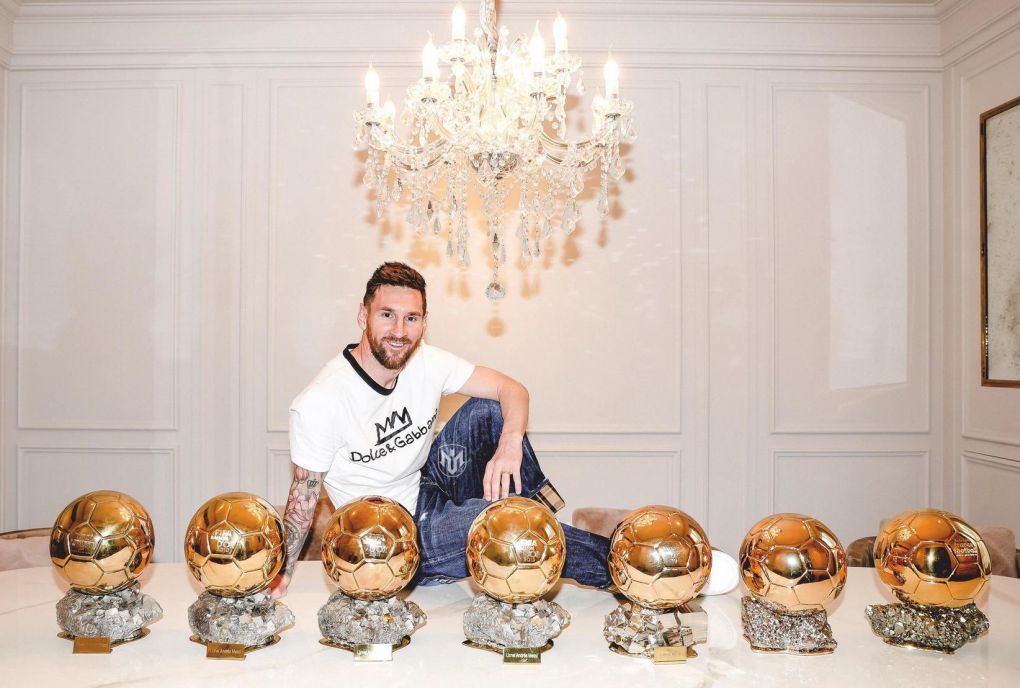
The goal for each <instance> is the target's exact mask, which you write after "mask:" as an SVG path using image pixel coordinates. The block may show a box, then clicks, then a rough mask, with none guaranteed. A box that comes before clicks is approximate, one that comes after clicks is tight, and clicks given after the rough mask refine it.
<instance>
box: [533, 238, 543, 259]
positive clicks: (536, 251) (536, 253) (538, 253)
mask: <svg viewBox="0 0 1020 688" xmlns="http://www.w3.org/2000/svg"><path fill="white" fill-rule="evenodd" d="M531 254H532V255H533V256H535V257H536V258H538V257H540V256H541V255H542V249H541V247H540V246H539V245H538V242H537V241H533V242H531Z"/></svg>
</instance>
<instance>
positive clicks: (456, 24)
mask: <svg viewBox="0 0 1020 688" xmlns="http://www.w3.org/2000/svg"><path fill="white" fill-rule="evenodd" d="M452 22H453V40H455V41H462V40H464V24H465V22H466V17H465V16H464V6H463V5H461V4H460V3H457V6H456V7H454V8H453V17H452Z"/></svg>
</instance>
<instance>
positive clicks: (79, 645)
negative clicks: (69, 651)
mask: <svg viewBox="0 0 1020 688" xmlns="http://www.w3.org/2000/svg"><path fill="white" fill-rule="evenodd" d="M73 652H74V654H76V655H108V654H110V653H111V652H113V643H112V642H111V640H110V637H109V636H106V635H100V636H95V637H93V638H86V637H83V636H77V637H75V639H74V650H73Z"/></svg>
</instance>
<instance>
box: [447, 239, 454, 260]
mask: <svg viewBox="0 0 1020 688" xmlns="http://www.w3.org/2000/svg"><path fill="white" fill-rule="evenodd" d="M446 257H447V258H453V239H447V240H446Z"/></svg>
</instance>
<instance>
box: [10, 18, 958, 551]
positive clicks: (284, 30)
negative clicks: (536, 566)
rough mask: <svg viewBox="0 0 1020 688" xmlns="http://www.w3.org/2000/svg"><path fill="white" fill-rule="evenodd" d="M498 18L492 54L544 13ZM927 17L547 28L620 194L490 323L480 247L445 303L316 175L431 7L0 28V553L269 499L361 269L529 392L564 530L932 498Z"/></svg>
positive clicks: (949, 474) (940, 266) (939, 152)
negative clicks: (609, 63)
mask: <svg viewBox="0 0 1020 688" xmlns="http://www.w3.org/2000/svg"><path fill="white" fill-rule="evenodd" d="M503 4H504V7H505V13H504V16H503V17H502V20H503V21H504V22H505V23H507V24H508V25H509V26H510V27H511V28H512V29H513V31H514V32H515V33H523V32H525V31H527V30H528V28H529V27H530V26H531V25H532V24H533V21H534V19H535V18H536V17H538V16H541V17H542V18H543V19H544V20H546V21H548V19H549V15H550V13H551V12H553V11H555V9H556V8H555V7H554V6H552V5H546V4H542V3H535V2H529V1H522V2H519V3H517V2H506V3H503ZM963 4H964V5H966V4H967V3H963ZM951 5H953V3H942V4H941V5H940V7H935V6H930V5H927V4H916V5H892V6H887V5H882V4H877V5H874V6H868V5H833V6H829V5H823V4H818V5H814V4H805V5H796V6H793V5H771V4H767V3H750V4H747V5H734V4H728V3H721V4H712V3H653V2H649V3H641V2H636V3H627V4H622V3H616V2H612V3H611V2H603V1H601V0H592V1H589V2H576V3H570V6H569V9H567V8H566V7H561V9H563V10H564V11H565V13H566V14H567V15H568V17H567V18H568V20H569V21H570V27H571V47H572V48H576V49H578V50H579V51H580V52H581V53H582V54H583V56H584V57H585V61H586V65H587V69H586V74H587V75H588V79H587V80H588V82H589V84H594V83H595V82H596V81H597V77H598V75H599V72H600V70H599V67H598V65H600V64H601V60H602V55H603V52H602V51H603V49H604V48H605V46H607V45H610V44H612V46H613V50H614V54H616V56H617V59H618V61H619V62H620V64H621V71H622V76H621V80H622V86H623V91H624V93H625V95H626V97H628V98H631V99H633V100H634V102H635V110H636V128H637V131H638V140H637V142H636V143H635V144H634V145H633V147H632V148H631V149H630V151H629V166H630V170H631V172H630V173H629V175H628V177H627V179H626V180H625V181H624V182H623V183H622V184H621V185H620V188H619V193H618V195H617V196H616V198H615V199H614V204H615V210H614V213H613V218H612V219H611V221H610V222H608V223H606V224H604V225H603V224H602V223H600V222H599V220H598V219H597V217H596V215H595V208H594V202H593V201H590V202H589V203H587V204H586V206H585V216H584V219H583V221H582V225H581V227H580V228H579V231H578V233H577V235H576V236H575V237H574V238H571V239H569V240H566V241H565V240H564V239H563V238H562V237H560V236H556V237H554V239H553V240H552V241H551V242H549V243H548V244H547V245H546V246H544V247H543V248H544V249H545V251H546V253H545V257H544V259H543V261H542V262H541V264H540V265H539V266H537V267H535V268H532V269H529V270H527V271H523V272H521V271H518V270H513V271H511V272H510V275H509V277H510V288H509V290H508V292H509V293H508V296H507V298H506V300H505V301H503V302H502V303H500V304H498V305H495V306H494V305H492V304H490V303H489V302H487V301H486V300H485V298H484V295H483V294H482V290H483V289H484V284H485V282H486V279H487V277H488V269H487V268H486V266H485V262H484V254H483V252H482V246H481V241H480V237H478V238H476V240H477V241H478V244H477V245H476V247H475V248H476V253H475V261H474V265H475V266H476V267H474V268H472V270H470V271H469V272H468V273H466V274H462V273H460V272H458V271H457V270H456V269H455V268H454V267H453V266H451V265H448V264H447V262H446V260H445V258H443V253H442V250H443V247H442V245H440V244H438V243H434V242H432V241H422V240H419V239H418V238H416V237H415V236H414V235H413V233H412V232H409V231H408V230H407V229H406V228H405V227H404V226H403V225H402V223H401V214H400V213H399V212H394V213H393V214H392V215H391V216H390V217H389V218H388V221H386V222H383V223H379V224H376V223H373V222H372V221H371V219H370V210H371V208H370V203H369V199H368V197H367V195H366V192H365V191H364V190H363V189H362V188H361V186H360V183H359V180H360V177H361V157H360V155H359V154H358V153H356V152H353V151H352V150H351V147H350V141H351V133H352V131H351V122H352V120H351V115H350V113H351V112H352V110H353V109H354V108H355V107H356V106H357V105H358V104H359V101H360V99H361V97H362V90H361V87H360V83H361V79H362V76H363V74H364V70H365V66H366V64H367V63H368V61H369V60H370V59H372V60H374V62H375V65H376V67H377V69H379V71H380V73H381V76H382V79H383V84H384V87H383V90H384V92H385V91H386V90H387V89H393V92H394V94H396V93H397V89H396V88H395V87H394V85H396V84H406V83H408V82H409V81H410V80H411V79H413V78H414V77H415V75H416V72H417V69H416V67H415V65H416V64H417V59H418V58H417V55H418V51H419V49H420V43H421V40H420V39H421V38H423V37H424V35H425V30H426V29H427V28H432V29H435V30H437V31H438V32H442V31H443V30H444V28H445V26H446V22H447V12H448V10H449V9H450V8H449V7H446V6H445V5H444V4H443V3H413V2H392V3H371V4H368V3H333V2H290V3H259V4H252V5H250V6H248V7H247V8H245V7H242V6H238V5H236V4H234V3H218V2H208V3H202V4H201V5H194V4H190V3H180V4H174V3H147V2H137V3H113V2H109V3H106V2H91V1H90V2H80V3H73V4H60V3H56V4H54V3H44V2H26V3H23V4H21V5H18V6H15V9H16V10H17V12H18V19H17V20H16V22H15V29H14V50H13V55H11V56H10V57H9V59H8V63H9V66H10V68H11V72H10V76H9V80H8V83H7V98H8V101H7V103H6V108H5V110H6V112H7V116H8V131H7V137H6V138H7V156H6V160H7V165H6V192H5V195H4V197H3V198H4V202H5V204H6V205H5V212H4V218H5V224H4V242H3V250H4V260H3V282H2V288H3V298H2V304H3V323H2V326H3V336H4V351H3V359H2V364H3V365H2V371H0V380H2V402H3V408H2V422H3V438H2V441H3V446H2V452H3V453H2V470H0V495H2V498H3V506H2V509H0V519H2V520H0V528H3V529H11V528H19V527H31V526H43V525H48V524H49V522H50V519H51V518H52V517H53V514H56V513H57V511H58V510H59V508H60V507H61V506H62V505H63V504H64V503H65V502H66V501H68V500H69V499H70V498H72V497H73V496H75V495H76V494H79V493H81V492H83V491H86V490H88V489H94V488H98V487H101V486H110V487H115V488H120V489H125V490H128V491H130V492H131V493H132V494H134V495H135V496H136V497H137V498H139V499H140V500H142V502H143V503H145V504H147V505H148V506H149V508H150V510H151V512H152V514H153V517H154V519H155V522H156V525H157V529H158V530H159V533H160V544H159V550H158V553H159V557H160V558H162V559H164V560H165V559H170V558H175V557H177V555H178V552H179V549H180V541H181V536H182V533H183V529H184V527H185V525H186V522H187V520H188V518H189V517H190V515H191V513H192V512H193V510H194V509H195V508H196V507H197V505H198V504H200V503H201V502H202V501H203V500H204V499H206V498H208V497H210V496H212V495H213V494H216V493H217V492H220V491H226V490H231V489H245V490H252V491H255V492H257V493H259V494H263V495H266V496H267V497H269V498H270V499H271V500H273V501H274V502H277V503H280V502H282V501H283V500H284V498H285V493H286V489H287V484H288V475H289V464H288V457H287V436H286V408H287V404H288V402H289V401H290V399H291V398H292V397H293V396H294V395H295V394H296V393H297V392H298V391H299V390H300V389H301V388H302V386H303V385H304V384H305V382H306V381H307V380H308V379H309V378H310V377H311V376H312V375H313V374H314V373H315V371H316V370H317V368H318V367H319V366H320V365H321V364H322V363H323V362H324V361H325V360H326V359H327V358H328V357H329V356H331V355H333V354H334V353H335V352H336V351H337V350H338V348H339V347H340V346H342V345H343V344H344V343H346V342H349V341H354V340H355V339H356V337H357V335H358V330H357V328H356V326H355V323H354V314H355V308H356V304H357V301H358V299H359V297H360V293H361V290H362V289H363V285H364V281H365V280H366V279H367V277H368V275H369V273H370V272H371V270H372V269H373V268H374V267H375V266H376V265H377V264H378V263H380V262H382V261H383V260H386V259H403V260H409V261H411V262H412V263H414V264H415V265H417V266H418V267H419V268H421V269H422V271H423V272H424V274H425V275H426V278H427V279H428V281H429V283H430V285H431V292H430V309H431V314H430V321H431V322H430V325H429V328H430V331H429V338H430V339H431V341H432V342H433V343H435V344H438V345H441V346H444V347H448V348H450V349H453V350H455V351H457V352H459V353H461V354H462V355H464V356H466V357H468V358H470V359H473V360H475V361H477V362H479V363H483V364H486V365H491V366H494V367H497V368H500V369H502V370H505V371H506V372H508V373H509V374H511V375H514V376H516V377H518V378H519V379H521V380H522V381H523V382H525V384H527V385H528V386H529V388H530V390H531V393H532V399H533V408H532V420H531V434H532V438H533V442H534V444H535V446H536V448H537V449H538V450H539V452H540V454H541V457H542V460H543V464H544V466H545V467H546V469H547V472H548V473H549V474H550V476H551V477H552V478H553V480H554V482H556V483H557V485H558V486H559V487H560V489H561V491H562V492H563V493H564V495H565V497H566V499H567V501H568V510H570V509H573V508H575V507H578V506H584V505H597V504H600V505H607V506H619V507H636V506H639V505H642V504H647V503H658V502H665V503H670V504H676V505H679V506H681V507H683V508H684V509H686V510H688V511H689V512H691V513H692V514H693V515H694V516H695V517H697V518H698V519H700V520H701V521H702V523H703V524H704V525H705V526H706V527H707V529H708V531H709V533H710V535H711V537H712V539H713V542H714V543H715V544H717V545H719V546H722V547H723V548H724V549H727V550H729V551H731V552H733V551H734V550H735V548H736V546H737V544H738V543H739V541H740V539H741V537H742V536H743V534H744V532H745V531H746V529H747V528H748V527H749V526H750V525H751V524H752V523H753V522H754V521H755V520H757V519H758V518H760V517H762V516H764V515H766V514H768V513H770V512H774V511H779V510H801V511H806V512H809V513H811V514H813V515H815V516H817V517H819V518H821V519H822V520H824V521H826V522H828V523H830V525H831V526H832V527H833V528H835V530H836V531H837V533H838V534H839V536H840V537H841V539H842V540H843V541H844V543H845V544H848V543H849V542H850V541H852V540H853V539H855V538H857V537H860V536H863V535H867V534H870V533H873V532H874V531H875V530H876V529H877V524H878V521H879V520H880V519H881V518H884V517H887V516H889V515H891V514H892V513H894V512H896V511H899V510H902V509H906V508H910V507H915V506H920V505H924V504H929V503H942V502H944V501H949V500H951V499H952V495H953V491H952V490H953V487H952V486H953V485H955V484H956V483H955V482H953V481H954V480H955V479H956V478H955V473H954V472H953V471H952V470H950V469H949V468H947V464H946V462H945V460H944V458H943V456H944V452H943V446H944V443H945V442H947V441H948V442H950V443H951V442H952V438H953V436H954V435H953V433H951V432H950V431H949V430H948V428H945V427H944V425H943V412H944V409H943V406H942V399H943V398H944V396H945V393H946V392H947V391H948V389H947V388H945V385H944V383H943V379H944V371H945V370H946V365H947V358H946V355H945V353H944V351H943V343H944V331H945V325H946V323H945V320H944V318H943V312H944V307H943V302H944V300H945V298H946V297H947V292H946V286H945V285H946V281H945V277H946V271H947V267H949V268H952V266H951V265H950V263H949V262H947V261H946V260H945V259H944V253H943V229H942V228H943V222H942V214H943V210H944V208H943V204H942V201H941V190H942V184H943V179H942V169H943V144H942V142H943V121H942V120H943V117H942V113H943V111H944V110H943V107H944V106H943V102H944V101H943V94H942V88H943V74H942V63H943V59H942V57H941V46H940V36H941V31H940V25H939V12H942V11H944V10H945V8H946V6H951ZM471 21H474V19H473V18H472V19H471ZM975 331H976V330H975ZM950 463H951V464H955V459H951V461H950ZM971 484H974V485H976V484H977V483H976V482H972V483H971Z"/></svg>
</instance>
